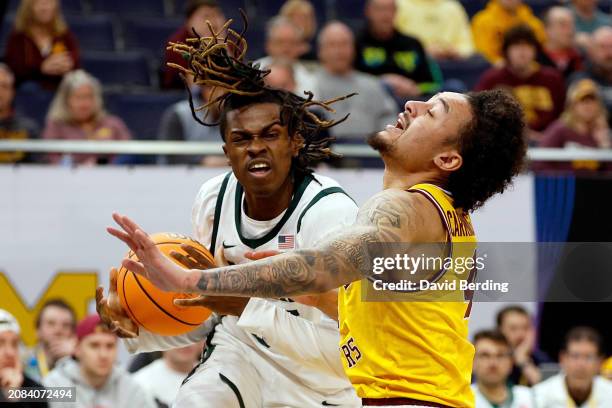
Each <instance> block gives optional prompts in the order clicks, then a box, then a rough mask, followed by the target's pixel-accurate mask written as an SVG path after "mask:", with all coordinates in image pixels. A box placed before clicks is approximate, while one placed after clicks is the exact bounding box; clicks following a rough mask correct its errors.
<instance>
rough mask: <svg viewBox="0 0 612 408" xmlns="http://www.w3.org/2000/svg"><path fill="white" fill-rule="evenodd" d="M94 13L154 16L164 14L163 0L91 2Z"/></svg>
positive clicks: (104, 0) (103, 0) (97, 0)
mask: <svg viewBox="0 0 612 408" xmlns="http://www.w3.org/2000/svg"><path fill="white" fill-rule="evenodd" d="M91 8H92V11H93V12H94V13H112V14H116V15H120V16H126V15H131V16H156V17H162V16H164V15H165V14H166V6H165V2H164V0H91Z"/></svg>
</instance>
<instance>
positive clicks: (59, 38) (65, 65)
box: [5, 0, 79, 90]
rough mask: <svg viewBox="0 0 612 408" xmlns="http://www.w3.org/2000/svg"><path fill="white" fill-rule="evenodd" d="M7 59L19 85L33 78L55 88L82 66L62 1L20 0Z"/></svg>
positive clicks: (7, 44) (38, 83)
mask: <svg viewBox="0 0 612 408" xmlns="http://www.w3.org/2000/svg"><path fill="white" fill-rule="evenodd" d="M5 60H6V62H7V64H8V65H9V66H10V67H11V69H12V70H13V72H14V73H15V77H16V78H17V85H18V86H19V85H21V84H22V83H23V82H26V81H32V82H34V83H36V84H37V85H38V86H40V87H42V88H43V89H47V90H55V89H56V88H57V86H58V84H59V83H60V81H61V80H62V77H63V76H64V75H65V74H66V73H67V72H69V71H71V70H73V69H75V68H78V67H79V46H78V43H77V40H76V38H75V36H74V35H73V34H72V32H70V30H69V29H68V26H67V25H66V22H65V21H64V17H63V16H62V12H61V9H60V4H59V0H22V1H21V3H20V5H19V8H18V9H17V15H16V17H15V26H14V27H13V30H12V31H11V33H10V35H9V37H8V40H7V42H6V55H5Z"/></svg>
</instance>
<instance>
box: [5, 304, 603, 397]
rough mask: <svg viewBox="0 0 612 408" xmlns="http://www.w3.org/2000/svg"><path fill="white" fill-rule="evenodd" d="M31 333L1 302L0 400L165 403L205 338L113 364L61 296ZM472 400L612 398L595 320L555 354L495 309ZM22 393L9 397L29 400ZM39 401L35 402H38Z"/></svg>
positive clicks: (476, 366)
mask: <svg viewBox="0 0 612 408" xmlns="http://www.w3.org/2000/svg"><path fill="white" fill-rule="evenodd" d="M36 334H37V343H36V345H35V346H34V347H32V348H31V349H29V350H26V349H25V348H24V347H22V346H21V344H20V327H19V324H18V322H17V320H16V319H15V317H14V316H13V315H11V314H10V313H9V312H8V311H6V310H2V309H0V402H3V401H4V400H5V399H6V398H7V391H8V389H9V388H12V387H41V386H46V387H76V389H75V390H76V396H77V397H76V401H75V402H76V403H75V402H65V403H55V402H51V403H49V405H50V407H51V408H55V407H57V408H61V407H64V406H66V407H92V406H113V407H133V406H138V407H141V408H153V407H158V408H165V407H169V406H172V403H173V400H174V398H175V396H176V394H177V392H178V390H179V388H180V386H181V384H182V382H183V380H184V379H185V377H186V376H187V375H188V374H189V372H190V371H191V370H192V369H193V367H194V366H195V365H196V364H197V362H198V361H199V359H200V356H201V353H202V351H203V350H202V348H203V347H204V344H203V341H200V342H197V343H194V344H192V345H190V346H186V347H182V348H177V349H170V350H167V351H164V352H162V353H143V354H138V355H136V356H135V357H134V358H133V360H132V362H131V364H129V371H128V370H125V369H124V368H123V365H122V364H118V358H117V357H118V338H117V337H116V335H115V334H114V333H112V332H111V331H109V329H108V328H107V327H106V326H104V325H103V324H102V322H101V321H100V318H99V317H98V315H90V316H87V317H85V318H84V319H82V320H81V321H79V322H77V320H76V317H75V314H74V312H73V311H72V309H71V308H70V306H69V305H68V304H66V303H65V302H63V301H62V300H59V299H54V300H49V301H47V302H46V303H45V304H44V305H43V306H42V308H41V310H40V312H39V314H38V317H37V320H36ZM472 339H473V344H474V347H475V355H474V363H473V373H472V375H473V378H472V380H473V381H472V388H473V391H474V394H475V397H476V408H492V407H504V408H566V407H592V408H607V407H609V406H612V381H610V380H612V357H610V358H608V360H606V361H604V360H605V356H606V354H605V351H604V346H603V339H602V336H601V335H600V334H599V333H598V332H597V331H596V330H595V329H593V328H591V327H586V326H578V327H572V328H569V329H568V330H567V332H566V334H565V339H564V342H563V345H562V348H561V350H560V352H559V355H558V356H549V355H548V354H547V353H545V352H543V351H541V350H539V349H538V347H537V344H538V342H537V330H536V327H535V324H534V321H533V316H531V315H530V314H529V312H527V310H526V309H524V308H523V307H522V306H521V305H509V306H505V307H503V308H502V309H501V310H499V311H498V313H497V316H496V322H495V324H493V325H492V328H491V329H486V330H481V331H479V332H477V333H475V334H474V335H473V336H472ZM28 404H29V403H28V402H26V401H23V402H21V403H20V404H18V405H15V406H23V407H28V406H44V405H32V404H30V405H28ZM36 404H38V403H36Z"/></svg>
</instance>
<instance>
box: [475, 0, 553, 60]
mask: <svg viewBox="0 0 612 408" xmlns="http://www.w3.org/2000/svg"><path fill="white" fill-rule="evenodd" d="M520 24H527V25H528V26H529V27H530V28H531V29H532V30H533V31H534V33H535V35H536V37H537V39H538V41H539V42H540V44H544V43H545V41H546V31H545V29H544V24H543V23H542V21H540V19H538V18H537V17H536V16H535V15H534V14H533V12H532V11H531V9H530V8H529V6H527V5H526V4H523V1H522V0H490V1H489V3H488V4H487V7H486V8H485V9H484V10H482V11H480V12H478V13H477V14H476V15H475V16H474V18H473V19H472V34H473V37H474V43H475V45H476V49H477V50H478V52H480V53H481V54H482V55H484V57H485V58H486V59H487V60H488V61H489V62H491V63H492V64H496V65H500V64H502V63H503V53H502V40H503V38H504V34H505V33H506V31H508V30H509V29H511V28H512V27H514V26H517V25H520Z"/></svg>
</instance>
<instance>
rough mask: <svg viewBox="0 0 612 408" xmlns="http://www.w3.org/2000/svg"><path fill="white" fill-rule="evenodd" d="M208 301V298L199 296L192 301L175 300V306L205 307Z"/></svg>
mask: <svg viewBox="0 0 612 408" xmlns="http://www.w3.org/2000/svg"><path fill="white" fill-rule="evenodd" d="M207 300H208V297H207V296H198V297H196V298H191V299H174V304H175V305H176V306H204V305H205V304H206V303H207Z"/></svg>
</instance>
